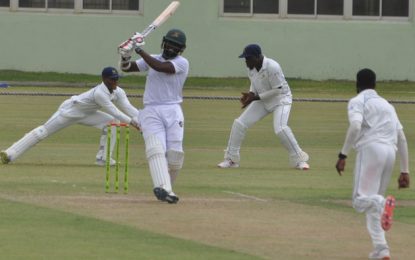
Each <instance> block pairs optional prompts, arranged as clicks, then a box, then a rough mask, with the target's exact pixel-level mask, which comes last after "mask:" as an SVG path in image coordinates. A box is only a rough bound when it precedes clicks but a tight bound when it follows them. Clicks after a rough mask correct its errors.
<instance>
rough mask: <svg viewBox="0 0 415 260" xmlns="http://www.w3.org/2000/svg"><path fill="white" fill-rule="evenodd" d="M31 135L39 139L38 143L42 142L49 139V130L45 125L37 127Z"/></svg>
mask: <svg viewBox="0 0 415 260" xmlns="http://www.w3.org/2000/svg"><path fill="white" fill-rule="evenodd" d="M31 133H33V134H34V136H35V137H36V138H37V139H38V141H41V140H43V139H45V138H46V137H48V135H49V134H48V130H47V129H46V127H44V126H43V125H41V126H39V127H36V128H35V129H33V130H32V131H31Z"/></svg>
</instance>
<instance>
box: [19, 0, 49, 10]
mask: <svg viewBox="0 0 415 260" xmlns="http://www.w3.org/2000/svg"><path fill="white" fill-rule="evenodd" d="M19 7H27V8H45V7H46V2H45V0H19Z"/></svg>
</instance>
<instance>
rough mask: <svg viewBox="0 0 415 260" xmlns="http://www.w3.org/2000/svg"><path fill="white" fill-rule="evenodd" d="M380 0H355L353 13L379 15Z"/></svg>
mask: <svg viewBox="0 0 415 260" xmlns="http://www.w3.org/2000/svg"><path fill="white" fill-rule="evenodd" d="M379 11H380V6H379V0H353V15H359V16H379Z"/></svg>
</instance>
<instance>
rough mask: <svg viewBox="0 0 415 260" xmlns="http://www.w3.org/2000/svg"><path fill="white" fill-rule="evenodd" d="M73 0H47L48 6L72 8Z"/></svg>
mask: <svg viewBox="0 0 415 260" xmlns="http://www.w3.org/2000/svg"><path fill="white" fill-rule="evenodd" d="M74 1H75V0H48V8H62V9H73V8H74V6H75V2H74Z"/></svg>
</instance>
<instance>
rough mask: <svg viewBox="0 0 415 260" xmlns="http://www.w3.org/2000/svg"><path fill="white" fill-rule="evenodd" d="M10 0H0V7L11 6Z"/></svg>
mask: <svg viewBox="0 0 415 260" xmlns="http://www.w3.org/2000/svg"><path fill="white" fill-rule="evenodd" d="M9 6H10V0H0V7H9Z"/></svg>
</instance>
